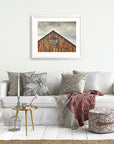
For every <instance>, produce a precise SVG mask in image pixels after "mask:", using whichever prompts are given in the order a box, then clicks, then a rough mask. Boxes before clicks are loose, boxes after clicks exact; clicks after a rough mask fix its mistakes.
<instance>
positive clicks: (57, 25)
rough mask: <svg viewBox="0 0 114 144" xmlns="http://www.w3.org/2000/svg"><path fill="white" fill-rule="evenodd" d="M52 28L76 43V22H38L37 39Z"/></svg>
mask: <svg viewBox="0 0 114 144" xmlns="http://www.w3.org/2000/svg"><path fill="white" fill-rule="evenodd" d="M52 30H54V31H56V32H57V33H59V34H60V35H62V36H63V37H64V38H66V39H67V40H69V41H70V42H72V43H73V44H75V45H76V22H67V21H65V22H61V21H60V22H46V21H45V22H38V40H39V39H41V38H42V37H43V36H45V35H46V34H48V33H49V32H51V31H52Z"/></svg>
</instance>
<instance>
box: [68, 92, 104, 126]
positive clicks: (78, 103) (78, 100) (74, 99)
mask: <svg viewBox="0 0 114 144" xmlns="http://www.w3.org/2000/svg"><path fill="white" fill-rule="evenodd" d="M96 95H99V96H103V93H101V92H99V91H95V90H89V91H87V92H85V93H82V94H79V93H73V94H67V97H68V99H69V103H68V105H67V107H68V109H69V110H70V111H71V112H72V114H73V115H74V117H75V118H76V119H77V120H78V122H79V126H83V125H84V121H85V120H88V113H89V110H90V109H93V108H94V107H95V96H96Z"/></svg>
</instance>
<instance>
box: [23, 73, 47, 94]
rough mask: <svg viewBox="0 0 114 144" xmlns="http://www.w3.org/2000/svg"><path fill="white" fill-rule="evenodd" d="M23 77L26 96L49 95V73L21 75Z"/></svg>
mask: <svg viewBox="0 0 114 144" xmlns="http://www.w3.org/2000/svg"><path fill="white" fill-rule="evenodd" d="M21 76H22V79H23V85H24V95H25V96H34V95H35V94H38V95H40V96H45V95H49V90H48V84H47V73H41V74H21Z"/></svg>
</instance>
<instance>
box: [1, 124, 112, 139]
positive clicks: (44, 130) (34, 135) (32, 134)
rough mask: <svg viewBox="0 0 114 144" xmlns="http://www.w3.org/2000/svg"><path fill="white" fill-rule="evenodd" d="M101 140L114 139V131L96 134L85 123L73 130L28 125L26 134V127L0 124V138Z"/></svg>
mask: <svg viewBox="0 0 114 144" xmlns="http://www.w3.org/2000/svg"><path fill="white" fill-rule="evenodd" d="M16 139H20V140H30V139H32V140H39V139H49V140H64V139H68V140H101V139H114V133H110V134H95V133H91V132H89V131H88V126H87V125H85V126H83V127H81V128H79V129H78V130H71V129H68V128H62V127H58V126H35V130H34V131H33V130H32V127H31V126H28V136H26V135H25V127H24V126H22V127H21V130H20V131H17V132H11V131H8V127H4V126H0V140H16Z"/></svg>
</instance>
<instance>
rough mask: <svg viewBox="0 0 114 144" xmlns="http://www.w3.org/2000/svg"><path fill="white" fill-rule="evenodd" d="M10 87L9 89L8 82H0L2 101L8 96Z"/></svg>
mask: <svg viewBox="0 0 114 144" xmlns="http://www.w3.org/2000/svg"><path fill="white" fill-rule="evenodd" d="M8 87H9V81H8V80H5V81H1V82H0V99H1V98H3V97H5V96H7V95H8Z"/></svg>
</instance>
